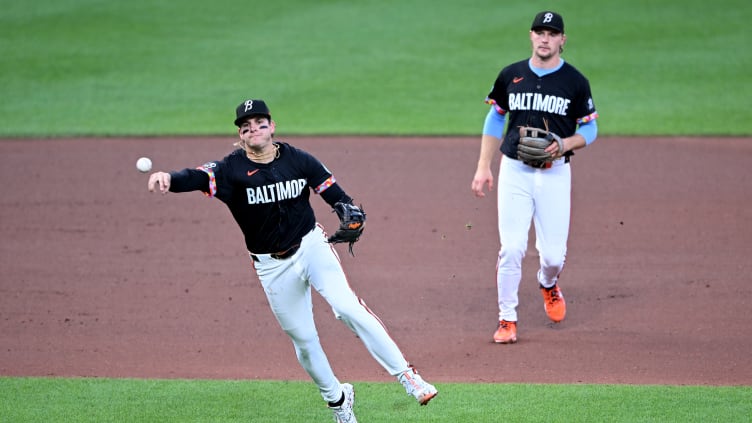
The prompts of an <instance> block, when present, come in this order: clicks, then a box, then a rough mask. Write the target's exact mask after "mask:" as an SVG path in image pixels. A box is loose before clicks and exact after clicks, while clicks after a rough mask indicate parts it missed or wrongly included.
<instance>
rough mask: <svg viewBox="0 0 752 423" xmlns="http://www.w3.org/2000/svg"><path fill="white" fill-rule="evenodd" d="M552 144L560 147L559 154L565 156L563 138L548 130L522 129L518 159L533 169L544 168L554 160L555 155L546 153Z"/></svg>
mask: <svg viewBox="0 0 752 423" xmlns="http://www.w3.org/2000/svg"><path fill="white" fill-rule="evenodd" d="M552 142H555V143H557V144H558V146H559V154H558V156H561V155H562V154H564V143H563V142H562V141H561V137H559V136H558V135H556V134H554V133H553V132H550V131H548V129H541V128H533V127H529V126H523V127H520V143H519V144H517V158H518V159H520V160H522V161H523V162H524V163H526V164H528V165H530V166H533V167H544V166H545V165H546V163H550V162H552V161H553V160H554V157H555V156H554V155H552V154H551V153H549V152H547V151H545V150H546V148H548V146H549V145H551V143H552Z"/></svg>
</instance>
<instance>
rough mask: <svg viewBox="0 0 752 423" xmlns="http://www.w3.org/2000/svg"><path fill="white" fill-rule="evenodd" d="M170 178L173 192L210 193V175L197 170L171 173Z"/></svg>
mask: <svg viewBox="0 0 752 423" xmlns="http://www.w3.org/2000/svg"><path fill="white" fill-rule="evenodd" d="M170 178H171V179H170V191H171V192H188V191H203V192H209V175H207V174H206V172H203V171H200V170H197V169H183V170H180V171H176V172H170Z"/></svg>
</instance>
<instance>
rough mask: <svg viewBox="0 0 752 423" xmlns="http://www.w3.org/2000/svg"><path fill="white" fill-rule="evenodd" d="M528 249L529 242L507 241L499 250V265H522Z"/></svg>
mask: <svg viewBox="0 0 752 423" xmlns="http://www.w3.org/2000/svg"><path fill="white" fill-rule="evenodd" d="M526 251H527V244H524V245H523V244H521V243H520V244H511V243H507V244H504V245H502V246H501V250H499V266H500V267H504V266H516V267H519V266H521V265H522V259H523V258H525V252H526Z"/></svg>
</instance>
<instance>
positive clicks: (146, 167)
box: [136, 157, 151, 173]
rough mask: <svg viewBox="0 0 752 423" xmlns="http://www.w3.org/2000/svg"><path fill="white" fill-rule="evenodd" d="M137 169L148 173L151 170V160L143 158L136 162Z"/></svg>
mask: <svg viewBox="0 0 752 423" xmlns="http://www.w3.org/2000/svg"><path fill="white" fill-rule="evenodd" d="M136 168H137V169H138V170H139V171H140V172H142V173H146V172H148V171H150V170H151V159H150V158H148V157H141V158H140V159H138V161H137V162H136Z"/></svg>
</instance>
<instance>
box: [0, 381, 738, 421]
mask: <svg viewBox="0 0 752 423" xmlns="http://www.w3.org/2000/svg"><path fill="white" fill-rule="evenodd" d="M438 388H439V390H440V394H439V396H438V397H436V399H434V400H433V401H432V402H431V403H430V404H429V405H428V406H426V407H420V406H419V405H418V404H417V403H416V402H415V401H414V400H413V399H412V397H408V396H407V395H406V394H405V392H404V390H402V387H401V386H400V385H399V384H398V383H396V382H395V383H391V384H383V383H355V389H356V402H355V410H356V413H357V416H358V419H359V420H360V421H363V422H370V423H375V422H384V423H392V422H395V421H414V422H447V423H456V422H502V421H503V422H544V421H547V422H629V423H635V422H681V423H687V422H703V423H707V422H725V423H731V422H748V421H749V416H750V415H752V388H750V387H721V388H711V387H698V386H639V387H638V386H623V385H573V386H559V385H516V384H438ZM0 399H1V400H2V402H0V420H1V421H8V422H80V423H85V422H92V423H95V422H96V423H102V422H129V423H139V422H164V423H167V422H175V423H187V422H217V423H218V422H286V423H295V422H301V423H303V422H305V423H308V422H316V421H319V422H324V421H328V420H329V419H330V418H331V417H330V411H329V410H327V409H326V406H325V404H324V402H323V401H322V400H321V398H320V397H319V395H318V393H317V391H316V388H315V387H314V385H313V384H312V383H310V382H280V381H253V382H251V381H206V380H130V379H117V380H115V379H50V378H44V379H35V378H0ZM398 416H399V417H398Z"/></svg>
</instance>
